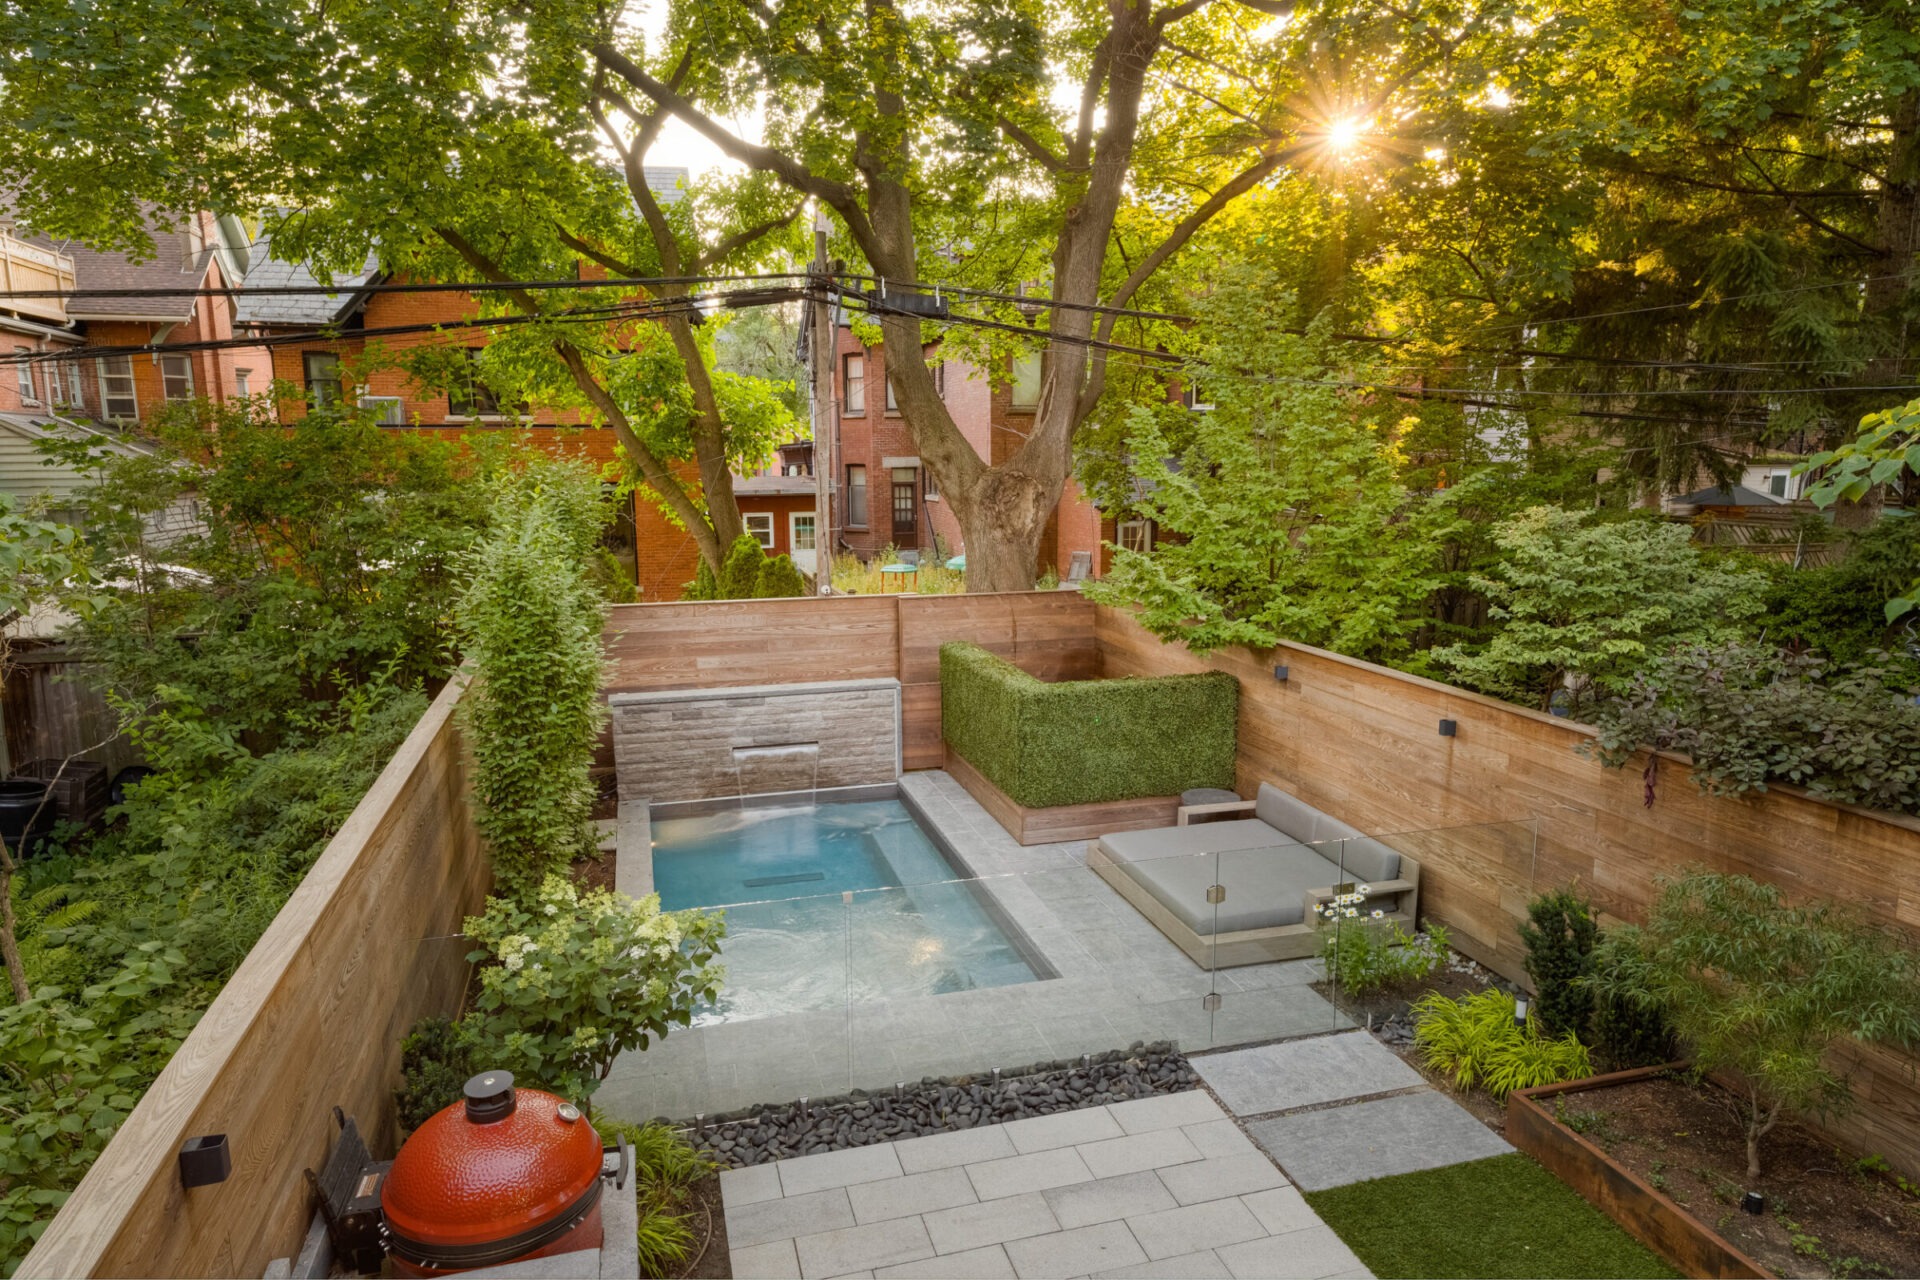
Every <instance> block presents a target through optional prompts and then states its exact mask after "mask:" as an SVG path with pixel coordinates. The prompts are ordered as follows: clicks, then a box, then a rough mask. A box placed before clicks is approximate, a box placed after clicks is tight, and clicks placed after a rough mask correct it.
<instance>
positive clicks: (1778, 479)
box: [1767, 471, 1788, 498]
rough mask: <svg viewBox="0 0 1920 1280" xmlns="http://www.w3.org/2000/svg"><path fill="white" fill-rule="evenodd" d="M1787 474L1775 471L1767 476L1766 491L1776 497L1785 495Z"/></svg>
mask: <svg viewBox="0 0 1920 1280" xmlns="http://www.w3.org/2000/svg"><path fill="white" fill-rule="evenodd" d="M1787 484H1788V476H1787V473H1786V472H1784V471H1775V472H1773V473H1772V474H1771V475H1769V476H1768V477H1767V492H1768V493H1770V494H1772V495H1773V496H1774V497H1776V498H1784V497H1786V496H1787Z"/></svg>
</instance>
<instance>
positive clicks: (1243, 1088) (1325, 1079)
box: [1193, 1031, 1513, 1191]
mask: <svg viewBox="0 0 1920 1280" xmlns="http://www.w3.org/2000/svg"><path fill="white" fill-rule="evenodd" d="M1193 1066H1194V1069H1195V1070H1196V1071H1198V1072H1199V1073H1200V1078H1201V1079H1202V1080H1203V1081H1205V1082H1206V1084H1207V1087H1208V1088H1210V1089H1212V1090H1213V1091H1214V1092H1215V1093H1217V1094H1219V1095H1220V1098H1221V1100H1222V1101H1224V1102H1225V1103H1226V1104H1227V1105H1228V1107H1229V1108H1231V1109H1232V1111H1233V1113H1234V1115H1236V1116H1238V1117H1240V1118H1241V1119H1242V1120H1243V1121H1244V1122H1246V1131H1247V1133H1248V1134H1249V1135H1250V1136H1251V1137H1252V1138H1253V1140H1254V1141H1255V1142H1257V1143H1259V1144H1260V1146H1261V1147H1262V1148H1264V1149H1265V1150H1266V1151H1267V1153H1268V1154H1269V1155H1271V1156H1272V1157H1273V1158H1274V1159H1275V1160H1276V1161H1278V1162H1279V1164H1280V1167H1281V1168H1282V1169H1284V1170H1286V1173H1287V1176H1288V1177H1289V1178H1290V1179H1291V1180H1292V1182H1293V1183H1294V1185H1296V1186H1298V1187H1301V1188H1302V1189H1304V1190H1307V1191H1324V1190H1326V1189H1327V1188H1328V1187H1342V1186H1345V1185H1347V1184H1348V1183H1350V1182H1362V1181H1365V1180H1367V1179H1370V1178H1385V1177H1389V1176H1391V1175H1393V1174H1396V1173H1412V1172H1414V1171H1416V1170H1419V1169H1437V1168H1439V1167H1441V1166H1442V1165H1449V1164H1464V1163H1465V1162H1467V1161H1469V1160H1483V1159H1485V1158H1487V1157H1488V1156H1497V1155H1504V1154H1506V1153H1507V1152H1509V1151H1511V1150H1513V1148H1512V1147H1510V1146H1508V1145H1507V1143H1506V1141H1505V1140H1504V1139H1502V1138H1501V1137H1500V1136H1499V1135H1498V1134H1496V1133H1494V1132H1493V1131H1492V1130H1491V1129H1489V1128H1487V1127H1486V1126H1485V1125H1483V1124H1481V1123H1480V1122H1479V1121H1478V1120H1476V1119H1475V1118H1474V1117H1473V1114H1472V1113H1471V1112H1469V1111H1467V1110H1466V1108H1464V1107H1462V1106H1460V1105H1459V1104H1458V1103H1456V1102H1454V1101H1453V1099H1451V1098H1449V1097H1447V1095H1446V1094H1445V1093H1442V1092H1439V1091H1437V1090H1435V1089H1433V1088H1431V1087H1429V1086H1428V1084H1427V1082H1426V1078H1425V1077H1423V1076H1422V1075H1421V1074H1420V1073H1419V1072H1417V1071H1415V1070H1414V1069H1413V1068H1412V1067H1410V1066H1408V1065H1407V1064H1406V1063H1405V1062H1403V1061H1402V1060H1401V1059H1400V1058H1399V1057H1398V1056H1396V1055H1395V1054H1394V1053H1393V1051H1392V1050H1390V1049H1388V1048H1387V1047H1386V1046H1385V1045H1383V1044H1381V1043H1380V1042H1379V1041H1377V1040H1375V1039H1374V1038H1373V1037H1372V1036H1370V1035H1368V1034H1367V1033H1366V1032H1364V1031H1349V1032H1345V1033H1343V1034H1340V1035H1330V1036H1317V1037H1314V1038H1313V1039H1309V1040H1295V1041H1291V1042H1288V1043H1285V1044H1271V1045H1262V1046H1259V1047H1257V1048H1252V1049H1233V1050H1229V1051H1227V1052H1224V1053H1210V1054H1203V1055H1201V1056H1199V1057H1196V1058H1194V1059H1193ZM1263 1117H1264V1118H1263Z"/></svg>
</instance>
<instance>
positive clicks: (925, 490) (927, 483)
mask: <svg viewBox="0 0 1920 1280" xmlns="http://www.w3.org/2000/svg"><path fill="white" fill-rule="evenodd" d="M920 496H921V497H923V498H925V499H926V500H927V501H928V502H938V501H940V486H939V484H938V483H936V482H935V481H934V478H933V468H932V467H929V466H928V465H927V464H926V463H924V462H923V463H921V464H920Z"/></svg>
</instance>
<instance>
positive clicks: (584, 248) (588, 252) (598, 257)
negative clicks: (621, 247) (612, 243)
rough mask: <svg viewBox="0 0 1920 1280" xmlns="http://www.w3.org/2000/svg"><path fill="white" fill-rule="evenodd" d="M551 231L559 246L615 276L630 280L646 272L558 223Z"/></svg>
mask: <svg viewBox="0 0 1920 1280" xmlns="http://www.w3.org/2000/svg"><path fill="white" fill-rule="evenodd" d="M553 229H554V232H555V234H557V235H558V236H559V237H560V243H561V244H564V245H565V246H567V248H569V249H571V250H573V251H574V252H575V253H577V254H579V255H580V256H581V257H583V258H586V259H588V260H589V261H592V262H597V263H599V264H600V265H601V266H603V267H605V268H606V269H607V270H609V271H611V272H613V274H615V275H616V276H626V277H628V278H629V279H632V278H635V277H639V276H643V275H645V274H646V272H644V271H642V270H641V269H640V268H638V267H636V266H634V265H633V264H632V263H631V262H623V261H621V260H620V259H619V258H616V257H614V256H613V255H612V254H611V253H608V252H607V251H606V250H605V249H602V248H601V247H600V246H599V245H597V244H594V243H593V242H592V241H591V240H584V239H582V238H581V237H579V236H576V235H575V234H573V232H571V231H569V230H567V229H566V228H565V227H563V226H561V225H560V224H559V223H555V224H554V228H553Z"/></svg>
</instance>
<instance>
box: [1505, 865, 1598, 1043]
mask: <svg viewBox="0 0 1920 1280" xmlns="http://www.w3.org/2000/svg"><path fill="white" fill-rule="evenodd" d="M1520 941H1522V942H1524V943H1525V944H1526V946H1527V959H1526V966H1527V976H1528V977H1530V978H1532V979H1533V982H1534V987H1535V990H1536V991H1537V992H1538V994H1537V996H1536V997H1535V999H1534V1002H1533V1011H1534V1014H1535V1016H1537V1017H1538V1018H1539V1019H1540V1021H1541V1023H1543V1024H1544V1025H1545V1027H1546V1029H1547V1030H1548V1031H1550V1032H1552V1033H1553V1034H1555V1035H1565V1034H1566V1033H1567V1032H1569V1031H1571V1032H1573V1033H1574V1034H1575V1035H1577V1036H1579V1037H1581V1038H1582V1039H1585V1038H1586V1035H1587V1019H1588V1018H1589V1017H1590V1016H1592V1013H1593V992H1592V991H1591V990H1590V989H1589V988H1588V987H1587V986H1586V984H1585V983H1583V982H1582V981H1581V979H1583V978H1585V977H1586V976H1587V974H1588V973H1589V972H1590V971H1591V970H1592V968H1593V948H1594V946H1595V945H1596V944H1597V943H1598V942H1599V941H1600V928H1599V926H1598V925H1596V924H1595V923H1594V920H1593V910H1592V908H1590V907H1589V906H1588V905H1587V904H1586V903H1585V902H1584V901H1582V900H1581V899H1580V898H1579V897H1577V896H1576V895H1574V894H1573V893H1572V892H1570V891H1569V890H1566V889H1556V890H1554V891H1553V892H1552V893H1543V894H1541V895H1540V896H1539V897H1537V898H1535V899H1534V900H1533V901H1532V902H1530V903H1528V904H1527V922H1526V923H1525V924H1522V925H1521V926H1520Z"/></svg>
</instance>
